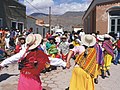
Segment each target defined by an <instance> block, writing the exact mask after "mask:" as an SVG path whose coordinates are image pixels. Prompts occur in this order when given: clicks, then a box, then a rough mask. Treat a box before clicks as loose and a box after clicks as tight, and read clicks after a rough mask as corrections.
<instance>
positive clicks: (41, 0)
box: [24, 0, 91, 14]
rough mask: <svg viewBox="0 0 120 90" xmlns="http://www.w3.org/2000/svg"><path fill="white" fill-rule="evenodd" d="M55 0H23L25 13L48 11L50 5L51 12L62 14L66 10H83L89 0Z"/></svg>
mask: <svg viewBox="0 0 120 90" xmlns="http://www.w3.org/2000/svg"><path fill="white" fill-rule="evenodd" d="M75 1H76V2H75ZM28 2H29V3H28ZM56 2H57V4H56ZM56 2H55V0H25V2H24V4H25V5H26V6H27V14H31V13H34V12H40V13H48V8H49V7H50V6H51V7H52V14H64V13H65V12H67V11H85V10H86V9H87V8H88V6H89V4H90V2H91V0H81V1H80V2H78V0H67V2H65V1H64V0H61V1H59V2H58V1H57V0H56ZM30 4H31V5H30ZM35 8H36V9H37V10H36V9H35Z"/></svg>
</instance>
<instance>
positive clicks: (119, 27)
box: [117, 19, 120, 32]
mask: <svg viewBox="0 0 120 90" xmlns="http://www.w3.org/2000/svg"><path fill="white" fill-rule="evenodd" d="M117 32H120V19H117Z"/></svg>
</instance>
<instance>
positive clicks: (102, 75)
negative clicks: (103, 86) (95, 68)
mask: <svg viewBox="0 0 120 90" xmlns="http://www.w3.org/2000/svg"><path fill="white" fill-rule="evenodd" d="M101 73H102V74H101V77H102V78H103V79H105V75H104V70H101Z"/></svg>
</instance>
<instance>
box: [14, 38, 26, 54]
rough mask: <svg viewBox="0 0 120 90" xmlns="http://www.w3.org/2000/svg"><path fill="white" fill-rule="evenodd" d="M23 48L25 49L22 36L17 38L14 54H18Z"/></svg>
mask: <svg viewBox="0 0 120 90" xmlns="http://www.w3.org/2000/svg"><path fill="white" fill-rule="evenodd" d="M24 47H25V37H24V36H22V37H19V38H18V42H17V45H16V47H15V51H14V53H18V52H19V51H20V50H21V49H22V48H24Z"/></svg>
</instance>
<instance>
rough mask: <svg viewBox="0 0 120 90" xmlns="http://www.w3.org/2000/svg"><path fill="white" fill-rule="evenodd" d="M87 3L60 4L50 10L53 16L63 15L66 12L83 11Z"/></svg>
mask: <svg viewBox="0 0 120 90" xmlns="http://www.w3.org/2000/svg"><path fill="white" fill-rule="evenodd" d="M88 5H89V4H88V3H76V2H73V3H62V4H60V5H55V6H53V7H52V8H53V9H52V13H53V14H64V13H65V12H67V11H85V10H86V9H87V8H88Z"/></svg>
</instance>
